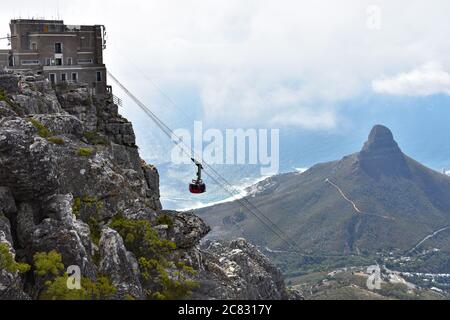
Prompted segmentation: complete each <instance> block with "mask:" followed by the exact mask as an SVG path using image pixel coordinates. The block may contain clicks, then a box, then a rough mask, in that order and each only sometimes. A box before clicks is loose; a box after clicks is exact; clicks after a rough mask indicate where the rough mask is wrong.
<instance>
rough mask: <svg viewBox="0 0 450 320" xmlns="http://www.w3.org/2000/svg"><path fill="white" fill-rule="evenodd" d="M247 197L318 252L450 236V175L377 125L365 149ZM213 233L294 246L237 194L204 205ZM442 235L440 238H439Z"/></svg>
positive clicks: (359, 252)
mask: <svg viewBox="0 0 450 320" xmlns="http://www.w3.org/2000/svg"><path fill="white" fill-rule="evenodd" d="M251 190H253V191H252V192H251V193H250V195H249V196H248V197H247V199H248V200H249V201H250V202H252V203H253V204H254V205H255V206H256V207H258V208H259V210H261V212H263V213H264V214H265V215H266V216H268V217H269V218H270V219H271V220H272V221H273V222H274V223H276V224H277V225H278V226H279V227H280V228H281V230H283V232H284V234H285V237H289V238H291V239H293V242H294V243H295V246H296V248H297V249H298V251H300V252H303V253H308V254H311V255H320V254H329V255H344V256H345V255H347V256H349V255H354V256H371V255H374V254H375V253H377V252H390V251H394V252H399V253H404V252H408V251H409V250H411V249H412V248H414V247H415V246H416V245H417V244H419V243H420V242H421V241H422V240H423V239H425V238H426V237H428V236H430V235H433V234H434V233H435V232H436V231H439V230H441V229H444V230H442V231H441V232H440V233H439V235H438V236H439V237H430V239H427V240H426V241H424V242H423V243H422V244H421V245H420V247H419V248H416V249H415V250H421V249H422V248H426V247H427V246H428V245H430V244H431V243H432V244H433V245H434V246H437V247H446V246H448V245H449V243H450V230H448V229H445V228H446V227H448V226H450V177H448V176H446V175H444V174H441V173H438V172H436V171H433V170H431V169H429V168H426V167H425V166H423V165H421V164H420V163H418V162H417V161H415V160H414V159H411V158H410V157H408V156H407V155H405V154H404V153H403V152H402V151H401V149H400V147H399V146H398V144H397V143H396V142H395V140H394V137H393V134H392V132H391V131H390V130H389V129H388V128H386V127H384V126H381V125H377V126H375V127H374V128H373V130H372V132H371V133H370V136H369V139H368V141H367V142H366V143H365V145H364V147H363V148H362V150H361V151H360V152H358V153H355V154H352V155H349V156H346V157H344V158H343V159H341V160H339V161H334V162H330V163H323V164H318V165H316V166H314V167H312V168H311V169H309V170H308V171H306V172H304V173H302V174H300V173H288V174H282V175H278V176H274V177H271V178H269V179H267V180H265V181H263V182H261V183H259V184H257V185H256V186H254V187H252V188H251ZM196 214H198V215H199V216H200V217H202V218H203V219H204V220H205V221H206V222H207V223H208V224H209V225H210V226H211V227H212V228H213V232H212V233H211V234H210V237H211V238H215V237H217V238H232V237H236V236H241V237H245V238H247V239H249V240H250V241H251V242H252V243H254V244H257V245H259V246H261V247H262V248H267V249H270V250H268V251H269V252H270V251H272V252H273V251H274V250H275V251H278V252H283V251H289V250H290V249H289V247H287V246H286V245H285V244H284V243H283V242H282V241H281V240H280V239H279V238H278V237H277V236H275V235H274V234H273V233H271V232H270V231H268V230H267V229H265V227H264V226H263V225H261V224H260V223H259V222H258V221H257V220H256V219H255V218H254V217H253V216H252V215H251V213H250V212H247V211H246V210H245V209H242V208H241V207H240V206H239V204H238V203H237V202H230V203H226V204H220V205H216V206H213V207H209V208H204V209H199V210H197V211H196ZM436 238H439V239H440V241H439V243H436V241H435V240H436Z"/></svg>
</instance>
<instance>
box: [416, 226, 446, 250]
mask: <svg viewBox="0 0 450 320" xmlns="http://www.w3.org/2000/svg"><path fill="white" fill-rule="evenodd" d="M448 229H450V226H447V227H444V228H441V229H439V230H437V231H435V232H433V233H432V234H430V235H428V236H426V237H425V238H423V239H422V240H421V241H420V242H419V243H418V244H417V245H416V246H415V247H414V248H412V249H411V250H409V251H408V253H411V252H414V251H415V250H416V249H417V248H419V247H420V246H421V245H422V244H423V243H424V242H426V241H428V240H430V239H431V238H434V237H435V236H437V235H438V234H439V233H441V232H444V231H445V230H448Z"/></svg>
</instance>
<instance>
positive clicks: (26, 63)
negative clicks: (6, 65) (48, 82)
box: [20, 60, 41, 66]
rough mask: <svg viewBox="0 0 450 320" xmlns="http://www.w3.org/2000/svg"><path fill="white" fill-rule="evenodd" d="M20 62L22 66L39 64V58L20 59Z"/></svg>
mask: <svg viewBox="0 0 450 320" xmlns="http://www.w3.org/2000/svg"><path fill="white" fill-rule="evenodd" d="M20 63H21V64H22V65H23V66H39V65H40V64H41V62H40V61H39V60H22V61H20Z"/></svg>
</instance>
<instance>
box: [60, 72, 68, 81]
mask: <svg viewBox="0 0 450 320" xmlns="http://www.w3.org/2000/svg"><path fill="white" fill-rule="evenodd" d="M66 81H67V73H61V82H66Z"/></svg>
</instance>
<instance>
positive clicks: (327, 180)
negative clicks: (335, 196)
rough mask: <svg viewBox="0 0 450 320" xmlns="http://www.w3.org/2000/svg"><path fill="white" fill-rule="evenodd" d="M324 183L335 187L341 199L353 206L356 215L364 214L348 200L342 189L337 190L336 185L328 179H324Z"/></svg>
mask: <svg viewBox="0 0 450 320" xmlns="http://www.w3.org/2000/svg"><path fill="white" fill-rule="evenodd" d="M325 182H328V183H329V184H331V185H332V186H333V187H335V188H336V190H337V191H339V193H340V194H341V196H342V198H344V199H345V201H347V202H348V203H350V204H351V205H352V206H353V209H355V211H356V212H357V213H358V214H363V213H364V212H362V211H361V210H360V209H359V208H358V206H357V205H356V203H355V202H353V201H352V200H350V199H349V198H348V197H347V196H346V195H345V193H344V191H342V189H341V188H339V186H338V185H337V184H335V183H334V182H332V181H331V180H330V179H328V178H327V179H325Z"/></svg>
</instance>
